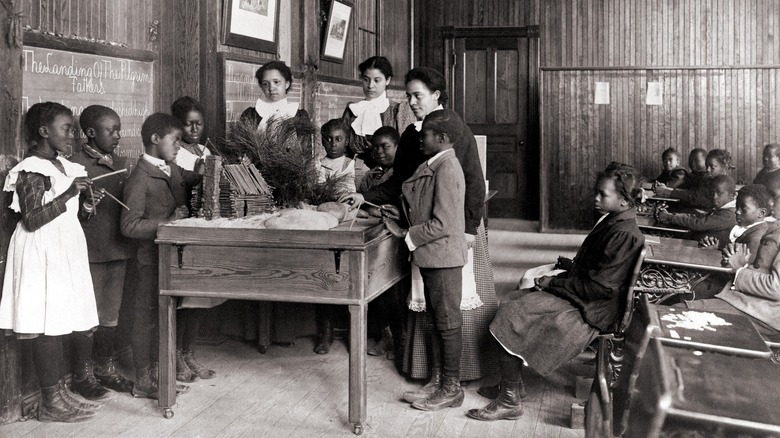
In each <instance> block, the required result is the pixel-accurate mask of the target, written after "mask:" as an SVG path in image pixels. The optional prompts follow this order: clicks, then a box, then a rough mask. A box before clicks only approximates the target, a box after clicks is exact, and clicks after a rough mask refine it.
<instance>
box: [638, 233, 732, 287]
mask: <svg viewBox="0 0 780 438" xmlns="http://www.w3.org/2000/svg"><path fill="white" fill-rule="evenodd" d="M645 246H647V247H648V250H647V256H646V257H645V262H644V264H643V266H642V271H641V272H640V274H639V279H638V280H637V287H639V288H641V289H642V290H643V292H646V293H650V294H651V295H652V294H655V295H656V296H655V297H654V299H653V301H656V300H659V299H663V297H664V296H670V294H684V293H691V291H692V290H693V288H694V287H695V286H696V285H698V284H699V283H701V282H702V281H704V280H706V279H707V278H708V277H709V276H710V275H711V274H713V273H723V274H733V273H734V271H733V270H732V269H731V268H729V267H724V266H723V265H721V260H722V257H723V256H722V254H721V252H720V251H716V250H713V249H705V248H698V247H697V246H696V245H695V242H693V241H690V240H681V239H672V238H664V237H657V236H647V237H646V240H645Z"/></svg>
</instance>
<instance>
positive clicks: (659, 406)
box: [625, 339, 780, 437]
mask: <svg viewBox="0 0 780 438" xmlns="http://www.w3.org/2000/svg"><path fill="white" fill-rule="evenodd" d="M778 394H780V366H778V365H777V364H775V363H773V362H772V361H770V360H768V359H756V358H747V357H741V356H733V355H726V354H721V353H714V352H707V351H701V350H693V349H690V348H681V347H675V346H671V345H664V344H663V343H662V342H661V340H660V339H651V340H650V345H649V346H648V351H647V354H646V355H645V357H644V359H643V360H642V364H641V369H640V372H639V378H638V379H637V388H636V391H635V392H633V394H632V400H631V408H630V411H629V414H628V430H627V431H626V434H625V436H643V437H657V436H662V435H663V436H667V435H666V433H668V432H671V431H674V432H675V434H674V435H675V436H715V435H717V436H777V435H778V434H780V415H778V414H779V413H780V410H779V409H780V408H778V402H780V397H778Z"/></svg>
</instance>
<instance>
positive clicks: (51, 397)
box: [38, 384, 95, 423]
mask: <svg viewBox="0 0 780 438" xmlns="http://www.w3.org/2000/svg"><path fill="white" fill-rule="evenodd" d="M94 416H95V412H93V411H83V410H81V409H77V408H74V407H73V406H71V405H70V404H68V402H67V401H66V400H65V398H64V397H63V396H62V393H61V392H60V388H59V384H57V385H52V386H47V387H45V388H41V404H40V406H38V420H39V421H43V422H59V423H79V422H82V421H87V420H89V419H91V418H92V417H94Z"/></svg>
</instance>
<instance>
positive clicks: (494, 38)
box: [444, 28, 539, 219]
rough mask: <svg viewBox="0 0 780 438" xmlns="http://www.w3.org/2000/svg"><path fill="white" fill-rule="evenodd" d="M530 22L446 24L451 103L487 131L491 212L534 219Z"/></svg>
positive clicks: (533, 42) (534, 65) (475, 127)
mask: <svg viewBox="0 0 780 438" xmlns="http://www.w3.org/2000/svg"><path fill="white" fill-rule="evenodd" d="M528 29H529V28H487V29H486V28H460V29H458V28H451V29H449V30H450V31H451V33H448V32H447V29H445V32H444V36H445V38H446V39H448V41H445V47H446V48H447V49H446V50H447V51H448V53H447V54H446V55H447V56H446V57H445V60H446V61H447V62H448V64H449V65H448V66H447V67H446V70H447V72H448V85H449V86H450V87H451V96H450V99H451V102H450V106H451V107H452V108H453V109H454V110H455V111H456V112H458V114H460V115H461V117H463V119H464V121H465V122H466V123H467V124H468V125H469V127H470V128H471V130H472V131H473V132H474V135H485V136H486V137H487V172H486V173H487V175H486V176H485V177H486V179H487V180H488V182H489V189H490V190H497V191H498V193H497V194H496V196H495V197H494V198H493V199H492V200H491V201H490V204H489V214H490V216H491V217H505V218H525V219H538V217H539V201H538V193H539V184H538V181H539V166H538V156H539V155H538V142H537V140H536V125H537V124H536V119H537V118H536V114H537V111H536V78H537V70H538V62H537V52H538V44H537V41H538V39H537V38H536V37H535V36H531V37H529V34H531V35H534V33H532V32H528Z"/></svg>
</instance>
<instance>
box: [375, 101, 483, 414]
mask: <svg viewBox="0 0 780 438" xmlns="http://www.w3.org/2000/svg"><path fill="white" fill-rule="evenodd" d="M458 120H459V118H458V116H457V114H455V113H454V112H453V111H452V110H448V109H445V110H439V111H434V112H432V113H430V114H428V116H427V117H426V118H425V121H424V122H423V125H422V131H421V134H422V145H421V150H422V152H423V154H425V155H426V156H428V157H429V158H428V160H427V161H425V162H423V163H422V164H421V165H420V166H419V167H418V168H417V170H415V172H414V174H413V175H412V177H411V178H409V179H407V180H406V181H405V182H404V183H403V186H402V190H403V199H404V201H405V202H404V213H405V215H406V218H407V219H408V222H409V225H410V227H409V229H402V228H401V227H400V226H399V225H398V224H397V223H396V222H395V221H394V220H393V219H390V218H385V221H384V222H385V225H386V227H387V229H388V230H389V231H390V232H391V233H392V234H393V235H394V236H396V237H399V238H403V239H404V241H405V242H406V244H407V246H408V247H409V250H410V251H411V253H412V263H414V264H415V265H417V266H418V267H419V268H420V274H421V275H422V278H423V284H424V285H425V303H426V311H427V312H428V315H429V317H430V318H431V319H432V320H433V321H434V324H432V330H433V334H432V337H431V338H432V339H431V341H432V345H431V351H432V356H433V362H434V364H433V365H434V367H438V366H442V368H443V374H444V375H443V382H442V384H441V387H440V388H438V389H437V390H436V391H435V392H433V394H431V395H430V396H429V397H427V398H425V399H422V400H417V401H415V402H414V403H412V407H414V408H416V409H420V410H425V411H433V410H439V409H443V408H447V407H458V406H460V405H461V404H463V397H464V393H463V389H462V388H461V387H460V360H461V353H462V340H463V331H462V324H463V320H462V318H463V317H462V314H461V311H460V301H461V294H462V277H461V276H462V273H461V271H462V268H463V266H464V265H465V264H466V257H467V251H468V250H467V244H466V238H465V236H464V233H465V211H464V208H463V205H464V202H465V196H466V188H465V187H466V182H465V178H464V176H463V170H462V168H461V165H460V163H459V161H458V159H457V157H456V156H455V151H454V150H453V149H452V147H453V144H454V143H455V142H456V141H457V140H458V138H457V137H458V135H459V133H460V124H459V123H458ZM383 210H385V211H389V212H392V213H391V214H392V217H393V218H394V219H395V218H398V217H399V216H400V214H397V210H396V209H395V208H394V207H392V206H385V207H383ZM437 362H438V363H437Z"/></svg>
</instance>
